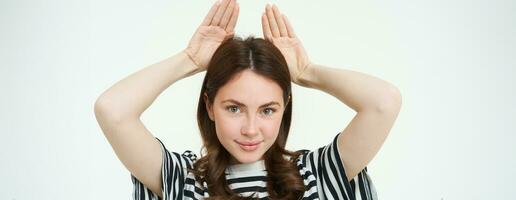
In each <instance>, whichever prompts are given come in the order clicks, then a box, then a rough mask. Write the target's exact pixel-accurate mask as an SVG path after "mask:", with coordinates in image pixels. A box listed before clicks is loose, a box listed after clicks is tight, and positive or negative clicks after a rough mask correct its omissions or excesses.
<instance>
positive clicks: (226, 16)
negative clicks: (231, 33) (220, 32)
mask: <svg viewBox="0 0 516 200" xmlns="http://www.w3.org/2000/svg"><path fill="white" fill-rule="evenodd" d="M235 3H236V1H235V0H230V1H229V4H228V7H227V8H226V11H224V15H222V19H221V21H220V24H219V26H220V27H222V28H223V29H225V28H226V26H227V25H228V22H229V20H230V19H231V15H233V8H234V7H235Z"/></svg>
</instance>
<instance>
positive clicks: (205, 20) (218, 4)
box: [201, 1, 220, 26]
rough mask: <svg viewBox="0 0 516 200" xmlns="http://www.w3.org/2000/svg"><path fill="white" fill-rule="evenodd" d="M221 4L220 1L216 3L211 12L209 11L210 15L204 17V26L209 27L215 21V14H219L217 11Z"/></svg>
mask: <svg viewBox="0 0 516 200" xmlns="http://www.w3.org/2000/svg"><path fill="white" fill-rule="evenodd" d="M219 6H220V3H219V1H217V2H215V3H214V4H213V6H211V8H210V11H208V14H207V15H206V17H204V20H203V21H202V24H201V25H202V26H209V25H210V22H211V20H212V19H213V16H215V13H216V12H217V9H218V8H219Z"/></svg>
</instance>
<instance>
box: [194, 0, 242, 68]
mask: <svg viewBox="0 0 516 200" xmlns="http://www.w3.org/2000/svg"><path fill="white" fill-rule="evenodd" d="M238 11H239V6H238V3H237V2H236V0H222V1H221V2H219V1H217V2H215V4H213V6H212V7H211V9H210V11H209V12H208V15H206V17H205V18H204V21H203V22H202V24H201V25H200V26H199V28H197V30H196V31H195V33H194V35H193V36H192V38H191V39H190V42H189V43H188V47H187V48H186V49H185V52H186V54H188V56H189V57H190V58H191V59H192V61H193V62H194V63H195V64H196V65H197V67H199V68H200V69H201V70H206V68H207V67H208V63H209V62H210V60H211V57H212V56H213V53H215V50H216V49H217V48H218V47H219V46H220V44H221V43H222V42H223V41H224V40H226V39H228V38H231V37H233V35H234V29H235V25H236V22H237V19H238Z"/></svg>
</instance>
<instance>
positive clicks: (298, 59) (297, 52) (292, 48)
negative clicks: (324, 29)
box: [262, 4, 311, 85]
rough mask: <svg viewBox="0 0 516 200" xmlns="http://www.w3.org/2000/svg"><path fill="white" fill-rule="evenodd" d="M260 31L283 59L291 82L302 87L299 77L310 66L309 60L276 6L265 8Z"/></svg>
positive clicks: (290, 26)
mask: <svg viewBox="0 0 516 200" xmlns="http://www.w3.org/2000/svg"><path fill="white" fill-rule="evenodd" d="M262 29H263V36H264V38H265V39H266V40H268V41H270V42H272V43H273V44H274V45H275V46H276V47H277V48H278V49H279V50H280V51H281V53H282V54H283V56H284V57H285V59H286V61H287V64H288V68H289V71H290V77H291V79H292V82H294V83H296V84H298V85H304V84H303V83H301V82H300V81H299V80H300V78H299V77H300V76H301V75H302V74H303V73H304V72H305V71H306V69H307V68H308V67H309V65H310V64H311V62H310V59H309V58H308V55H307V53H306V51H305V49H304V47H303V45H302V44H301V41H300V40H299V38H298V37H297V36H296V34H295V32H294V29H293V28H292V25H291V24H290V22H289V20H288V19H287V17H286V16H285V15H283V14H281V13H280V11H279V9H278V7H277V6H276V5H273V6H270V5H269V4H267V5H266V6H265V12H264V13H263V14H262Z"/></svg>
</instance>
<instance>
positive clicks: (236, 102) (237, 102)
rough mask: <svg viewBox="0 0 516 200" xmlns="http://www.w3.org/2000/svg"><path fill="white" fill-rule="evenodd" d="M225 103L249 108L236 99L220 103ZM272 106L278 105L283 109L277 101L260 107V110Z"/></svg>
mask: <svg viewBox="0 0 516 200" xmlns="http://www.w3.org/2000/svg"><path fill="white" fill-rule="evenodd" d="M225 102H231V103H234V104H237V105H239V106H242V107H247V106H246V105H245V104H243V103H241V102H239V101H237V100H234V99H226V100H224V101H222V102H220V103H225ZM271 105H278V106H280V107H281V105H280V104H279V103H278V102H276V101H271V102H269V103H266V104H263V105H261V106H260V108H263V107H268V106H271Z"/></svg>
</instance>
